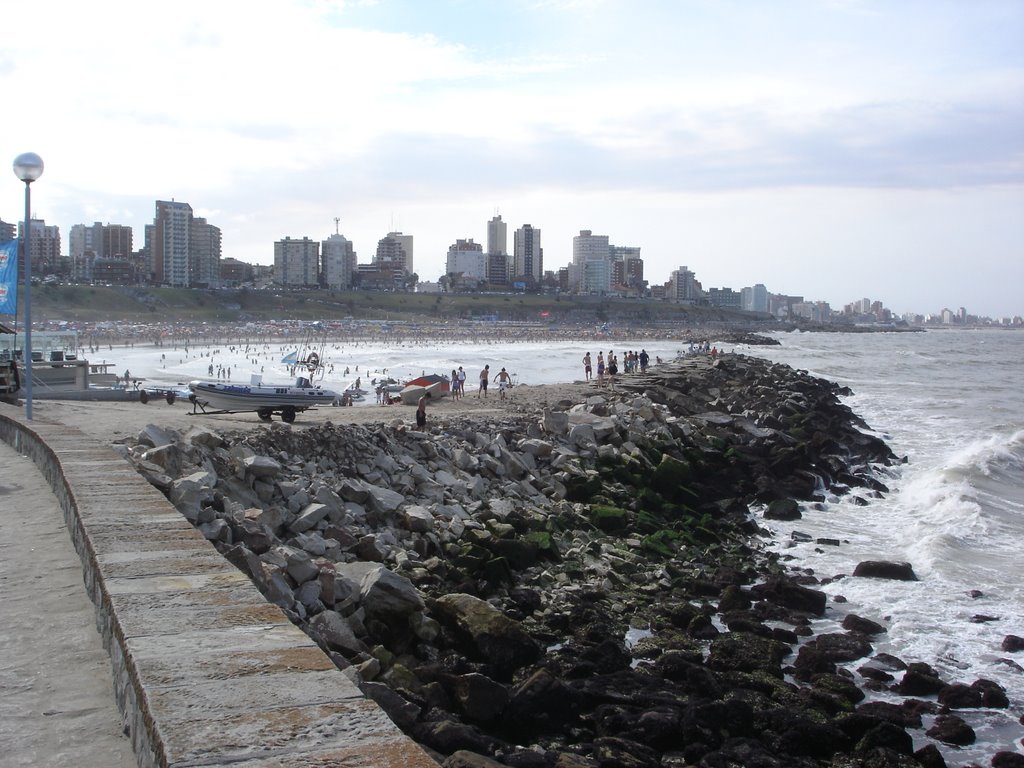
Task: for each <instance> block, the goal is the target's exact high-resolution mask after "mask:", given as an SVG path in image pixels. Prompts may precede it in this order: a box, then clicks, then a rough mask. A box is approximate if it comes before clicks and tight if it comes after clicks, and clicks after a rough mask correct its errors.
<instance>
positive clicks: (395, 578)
mask: <svg viewBox="0 0 1024 768" xmlns="http://www.w3.org/2000/svg"><path fill="white" fill-rule="evenodd" d="M359 596H360V600H361V602H362V605H363V609H364V610H365V611H366V615H367V616H368V617H370V618H377V619H381V620H382V621H388V620H394V619H402V618H406V617H408V616H409V615H410V614H413V613H416V612H418V611H422V610H423V608H424V605H423V598H422V597H420V593H419V592H417V591H416V587H414V586H413V585H412V582H411V581H409V580H408V579H407V578H405V577H404V576H399V575H398V574H397V573H395V572H394V571H390V570H388V569H387V568H385V567H384V566H382V565H381V566H378V567H376V568H374V569H373V570H371V571H369V572H368V573H367V574H366V575H365V576H363V579H362V582H361V583H360V585H359Z"/></svg>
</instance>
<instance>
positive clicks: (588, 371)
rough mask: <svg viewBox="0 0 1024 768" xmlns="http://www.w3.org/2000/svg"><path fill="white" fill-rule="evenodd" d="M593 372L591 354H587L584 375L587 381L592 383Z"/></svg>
mask: <svg viewBox="0 0 1024 768" xmlns="http://www.w3.org/2000/svg"><path fill="white" fill-rule="evenodd" d="M591 370H592V368H591V364H590V353H589V352H587V354H585V355H584V356H583V375H584V376H585V377H586V379H587V381H590V378H591Z"/></svg>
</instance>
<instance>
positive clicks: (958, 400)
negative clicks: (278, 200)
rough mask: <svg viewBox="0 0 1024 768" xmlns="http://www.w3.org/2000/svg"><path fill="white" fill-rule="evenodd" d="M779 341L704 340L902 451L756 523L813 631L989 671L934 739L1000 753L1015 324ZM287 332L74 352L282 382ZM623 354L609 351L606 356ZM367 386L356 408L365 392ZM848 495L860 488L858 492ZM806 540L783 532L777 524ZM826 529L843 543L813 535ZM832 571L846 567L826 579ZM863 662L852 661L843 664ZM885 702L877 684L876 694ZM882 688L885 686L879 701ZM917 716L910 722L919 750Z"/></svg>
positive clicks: (157, 369)
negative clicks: (806, 602)
mask: <svg viewBox="0 0 1024 768" xmlns="http://www.w3.org/2000/svg"><path fill="white" fill-rule="evenodd" d="M775 338H777V339H778V340H779V341H780V342H781V344H780V345H779V346H746V345H739V346H737V345H732V344H724V345H723V344H722V343H721V342H720V341H719V342H716V340H715V339H714V337H711V339H710V341H711V343H712V344H715V345H716V346H717V347H718V348H719V349H723V350H725V351H737V352H742V353H744V354H749V355H756V356H761V357H767V358H769V359H771V360H773V361H776V362H780V363H786V364H788V365H791V366H793V367H795V368H800V369H804V370H807V371H809V372H810V373H812V374H814V375H817V376H821V377H823V378H826V379H829V380H832V381H835V382H837V383H839V384H841V385H844V386H847V387H849V388H850V390H852V392H853V394H852V395H851V396H849V397H847V398H844V401H845V402H846V403H847V404H848V405H849V406H850V407H851V408H852V409H853V410H854V412H856V413H857V414H858V415H859V416H861V417H862V418H863V419H864V420H865V421H866V422H867V423H868V425H869V426H870V428H871V429H872V430H874V431H875V433H876V434H878V435H879V436H881V437H883V438H884V439H885V440H886V442H887V443H888V444H889V446H890V447H891V448H892V449H893V451H894V452H895V453H896V454H897V455H899V456H905V457H906V458H907V463H905V464H902V465H899V466H896V467H891V468H885V469H882V468H880V469H879V472H880V479H881V480H882V482H884V483H885V484H886V485H887V486H888V488H889V489H890V490H889V492H888V493H887V494H884V496H883V497H881V498H871V499H869V503H868V504H867V505H866V506H861V505H859V504H857V503H855V501H854V497H855V496H856V495H857V494H856V493H854V494H851V495H849V496H847V497H830V498H828V499H827V501H826V502H825V503H824V504H820V505H805V507H804V509H803V518H802V519H801V520H798V521H795V522H792V523H780V522H778V521H764V522H765V523H766V527H768V528H770V529H771V530H772V531H774V533H775V536H774V538H773V539H772V541H771V546H772V547H773V548H774V549H776V550H777V551H778V552H780V553H782V554H784V555H786V556H787V557H790V558H792V560H790V561H789V564H790V565H791V566H794V567H799V568H803V569H812V570H813V572H814V574H815V575H816V576H818V577H819V578H822V579H826V578H828V579H834V580H832V581H830V582H829V583H828V584H826V585H825V586H823V587H821V588H822V589H823V590H824V591H825V592H826V593H828V594H829V595H830V596H832V597H833V598H836V597H839V596H841V598H845V601H846V602H838V601H834V600H830V603H829V605H830V615H829V616H827V617H826V618H825V619H823V620H822V621H820V622H818V624H817V626H816V627H815V629H816V631H817V632H824V631H841V629H840V628H839V623H840V622H841V620H842V618H843V616H844V615H845V614H846V613H848V612H849V613H856V614H858V615H860V616H864V617H866V618H869V619H873V620H875V621H879V622H881V623H883V624H884V625H885V626H886V627H887V629H888V631H887V633H886V634H883V635H880V636H877V637H876V638H875V639H874V641H873V645H874V648H875V651H876V652H886V653H890V654H893V655H895V656H898V657H900V658H902V659H903V660H905V661H907V662H913V661H922V662H926V663H928V664H931V665H932V666H933V667H934V668H935V669H936V670H937V671H938V672H939V673H940V675H941V677H942V678H943V679H944V680H947V681H950V682H953V681H957V682H964V683H968V684H969V683H971V682H973V681H974V680H976V679H978V678H986V679H990V680H994V681H996V682H998V683H999V684H1000V685H1002V686H1003V687H1004V688H1005V689H1006V691H1007V694H1008V695H1009V698H1010V702H1011V705H1010V709H1009V710H974V711H971V710H964V711H962V712H960V714H961V715H962V716H963V717H964V719H965V720H967V721H968V723H969V724H970V725H971V726H972V727H973V728H974V729H975V731H976V732H977V734H978V741H977V742H976V743H975V744H974V745H973V746H971V747H966V748H962V749H954V748H952V747H943V748H942V749H943V751H944V753H945V754H946V758H947V761H948V762H949V763H950V764H951V765H962V764H966V763H969V762H971V761H972V760H973V761H978V762H979V763H980V764H985V765H987V764H988V763H989V757H990V756H991V755H992V754H994V753H995V752H996V751H998V750H1014V749H1016V750H1017V751H1019V752H1024V747H1022V745H1021V737H1022V736H1024V727H1022V725H1021V724H1020V722H1019V718H1020V717H1021V714H1022V712H1024V669H1022V667H1024V653H1020V652H1018V653H1016V654H1011V653H1007V652H1004V651H1002V650H1001V649H1000V644H1001V642H1002V640H1003V638H1004V637H1005V636H1006V635H1008V634H1014V635H1018V636H1024V557H1022V555H1021V543H1022V542H1024V332H1020V331H1008V330H995V329H993V330H976V331H972V330H937V331H928V332H925V333H801V332H793V333H780V334H776V335H775ZM687 347H688V343H687V342H680V341H665V340H662V341H657V340H651V339H644V340H633V341H630V340H624V339H618V338H615V339H612V338H602V339H598V340H586V341H579V342H570V341H557V342H540V341H527V342H519V343H515V344H508V343H497V342H495V343H482V342H475V343H460V344H437V345H430V346H427V345H422V344H405V345H384V344H370V343H355V342H336V343H334V342H332V343H330V344H328V345H327V347H326V348H325V349H324V353H325V357H326V362H327V363H328V364H329V365H330V366H332V368H331V369H329V371H328V373H327V374H326V376H325V378H324V381H323V385H324V386H326V387H330V388H333V389H338V390H341V389H344V388H345V387H346V386H348V385H349V384H352V383H354V382H355V380H356V378H359V379H360V383H361V384H362V386H363V388H364V389H368V390H370V389H371V387H370V386H367V384H368V383H371V382H372V381H373V380H374V379H379V378H380V377H382V376H384V375H387V376H392V377H394V378H396V379H399V380H402V379H405V378H409V377H412V376H418V375H420V374H421V373H435V372H436V373H442V372H444V373H450V372H451V370H452V369H453V368H457V367H459V366H463V367H464V368H465V370H466V371H467V380H468V382H469V384H470V385H473V384H475V381H476V377H477V375H478V372H479V370H480V369H481V368H482V367H483V366H484V365H485V364H489V365H490V370H491V372H492V374H493V373H494V372H496V371H497V370H500V368H501V367H503V366H504V367H507V369H508V371H509V372H510V373H512V374H513V376H514V378H515V380H516V381H517V382H518V383H522V384H545V383H557V382H564V381H573V380H578V379H581V378H582V375H583V368H582V362H581V361H582V358H583V355H584V353H585V352H587V351H590V352H591V354H592V355H593V356H594V358H595V361H596V355H597V352H598V351H599V350H602V351H604V352H605V354H607V353H608V351H609V350H610V349H613V350H615V351H616V353H617V354H619V355H620V359H621V355H622V352H623V351H625V350H629V349H633V350H639V349H641V348H645V349H646V350H647V352H648V353H649V354H650V356H651V360H652V363H653V362H654V361H655V360H656V358H658V357H661V358H663V359H665V360H669V359H672V358H673V357H675V356H676V355H677V354H679V353H680V352H684V351H685V350H686V348H687ZM294 348H295V344H294V343H293V344H291V345H287V344H276V343H275V344H260V345H258V346H252V347H250V348H249V349H248V350H245V348H244V343H242V344H238V345H235V346H234V347H232V346H231V345H228V344H224V343H221V344H218V345H217V346H216V347H212V346H210V347H206V346H197V347H191V348H189V349H188V350H187V351H186V349H185V348H184V346H183V345H180V344H179V345H178V346H177V347H174V346H163V347H153V346H143V345H136V346H134V347H130V348H125V347H116V346H115V347H113V348H112V349H109V350H103V351H97V352H94V353H92V354H91V355H89V357H90V359H92V360H94V361H97V362H98V361H99V359H102V358H103V357H104V356H106V357H107V359H108V361H110V362H116V363H117V370H118V372H119V373H120V372H123V369H124V368H130V369H131V372H132V375H133V376H142V377H145V378H146V380H147V381H146V383H147V385H148V386H175V385H180V384H184V383H187V382H188V381H189V380H190V379H194V378H204V377H207V375H208V372H209V370H210V368H209V366H211V365H213V366H214V370H215V371H216V370H217V369H218V368H220V369H221V370H224V371H225V374H226V369H228V368H230V369H231V377H232V381H234V382H236V383H241V382H248V381H249V379H250V376H251V375H252V374H253V373H258V374H261V375H262V376H263V377H264V379H265V380H267V381H284V380H287V378H288V376H287V369H286V366H285V365H283V364H281V362H280V360H281V357H283V355H284V354H286V353H287V352H288V351H289V350H291V349H294ZM620 365H621V363H620ZM374 400H375V398H374V397H373V395H372V391H371V394H370V396H369V397H368V398H367V400H366V401H364V403H363V405H373V404H374ZM861 495H863V494H861ZM794 531H799V532H802V533H805V534H808V535H809V536H810V537H811V539H812V542H811V543H793V541H792V538H791V536H792V533H793V532H794ZM818 538H830V539H839V540H840V542H841V544H840V546H838V547H836V546H823V545H818V544H815V543H813V540H815V539H818ZM862 560H898V561H907V562H909V563H911V564H912V566H913V568H914V571H915V572H916V574H917V575H918V577H919V579H920V580H919V581H917V582H896V581H883V580H874V579H863V578H852V577H849V576H848V575H849V574H852V573H853V570H854V567H855V566H856V565H857V563H858V562H860V561H862ZM844 574H846V575H847V577H845V578H838V579H837V578H835V577H837V576H840V575H844ZM861 663H862V662H855V663H853V664H852V665H850V666H851V668H852V669H855V668H856V667H857V666H860V664H861ZM873 695H875V696H880V697H882V698H885V696H886V694H873ZM891 700H892V701H894V702H896V701H898V700H899V699H898V698H896V697H893V698H892V699H891ZM930 721H931V718H929V717H926V718H925V729H922V730H921V731H914V732H913V733H914V734H915V736H917V737H918V741H919V743H918V744H917V746H921V745H923V744H924V743H926V741H925V740H924V739H923V732H924V730H926V729H927V727H928V725H929V724H930Z"/></svg>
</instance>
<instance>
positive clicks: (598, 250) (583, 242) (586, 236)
mask: <svg viewBox="0 0 1024 768" xmlns="http://www.w3.org/2000/svg"><path fill="white" fill-rule="evenodd" d="M572 263H573V266H575V267H576V268H577V269H576V270H573V271H572V272H571V273H570V276H573V277H575V276H577V275H578V279H579V284H578V285H577V286H576V290H578V291H579V292H580V293H599V294H600V293H608V291H610V290H611V286H612V264H611V246H610V245H609V243H608V235H595V234H594V233H593V232H592V231H591V230H589V229H581V230H580V233H579V234H578V235H576V236H575V237H574V238H573V239H572Z"/></svg>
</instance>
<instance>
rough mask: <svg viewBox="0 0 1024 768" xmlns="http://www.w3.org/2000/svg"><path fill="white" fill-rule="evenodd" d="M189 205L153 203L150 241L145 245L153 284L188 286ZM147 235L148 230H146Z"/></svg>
mask: <svg viewBox="0 0 1024 768" xmlns="http://www.w3.org/2000/svg"><path fill="white" fill-rule="evenodd" d="M191 224H192V206H191V205H189V204H188V203H179V202H175V201H174V200H171V201H167V200H157V201H156V216H154V218H153V229H152V242H150V243H147V246H148V248H149V257H150V264H151V267H150V268H151V270H152V273H153V282H155V283H156V284H157V285H172V286H176V287H179V288H188V287H189V277H190V271H189V263H188V261H189V259H188V255H189V248H190V247H191V242H190V238H189V230H190V228H191ZM147 234H149V230H147Z"/></svg>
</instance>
